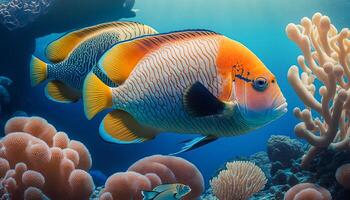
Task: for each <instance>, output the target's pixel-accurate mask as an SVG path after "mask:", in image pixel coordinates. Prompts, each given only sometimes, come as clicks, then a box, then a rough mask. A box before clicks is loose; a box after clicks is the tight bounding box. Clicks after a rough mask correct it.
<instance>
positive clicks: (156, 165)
mask: <svg viewBox="0 0 350 200" xmlns="http://www.w3.org/2000/svg"><path fill="white" fill-rule="evenodd" d="M162 183H182V184H185V185H188V186H190V187H191V189H192V192H191V193H189V194H188V195H187V196H186V197H185V198H184V200H185V199H188V200H193V199H197V198H198V197H199V196H200V195H201V194H202V192H203V191H204V181H203V176H202V174H201V173H200V172H199V170H198V169H197V168H196V166H194V165H193V164H192V163H190V162H188V161H187V160H185V159H182V158H179V157H175V156H161V155H155V156H150V157H146V158H143V159H141V160H139V161H137V162H136V163H134V164H133V165H132V166H131V167H129V169H128V171H127V172H124V173H116V174H113V175H112V176H110V177H109V178H108V180H107V182H106V185H105V189H104V190H103V191H102V193H101V194H100V200H113V199H114V200H129V199H134V200H141V199H142V196H141V191H143V190H152V189H153V188H155V187H156V186H158V185H161V184H162Z"/></svg>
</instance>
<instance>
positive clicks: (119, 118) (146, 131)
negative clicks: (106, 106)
mask: <svg viewBox="0 0 350 200" xmlns="http://www.w3.org/2000/svg"><path fill="white" fill-rule="evenodd" d="M156 134H157V131H155V130H154V129H151V128H148V127H144V126H142V125H141V124H140V123H139V122H138V121H136V119H134V118H133V116H131V115H130V114H129V113H127V112H125V111H122V110H115V111H112V112H111V113H109V114H107V116H106V117H105V118H104V119H103V121H102V122H101V125H100V136H101V137H102V138H103V139H104V140H105V141H107V142H112V143H119V144H131V143H140V142H144V141H147V140H150V139H153V138H154V137H155V135H156Z"/></svg>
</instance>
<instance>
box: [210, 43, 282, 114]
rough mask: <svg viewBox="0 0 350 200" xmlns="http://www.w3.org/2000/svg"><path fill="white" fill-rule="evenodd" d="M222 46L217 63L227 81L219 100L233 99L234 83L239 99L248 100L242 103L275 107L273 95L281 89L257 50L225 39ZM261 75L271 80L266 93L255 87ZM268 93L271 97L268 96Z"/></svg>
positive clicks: (263, 107)
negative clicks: (253, 50)
mask: <svg viewBox="0 0 350 200" xmlns="http://www.w3.org/2000/svg"><path fill="white" fill-rule="evenodd" d="M219 46H220V48H219V53H218V57H217V60H216V66H217V71H218V74H219V76H221V78H222V80H223V85H222V91H221V93H220V95H219V99H221V100H223V101H228V100H230V97H231V92H232V90H233V86H234V87H235V95H236V98H237V99H238V101H240V100H242V101H244V102H242V103H245V104H247V106H248V107H249V108H251V109H255V110H260V109H266V107H268V106H272V101H273V97H275V96H276V94H277V93H278V92H280V90H279V88H278V86H277V84H276V80H275V76H274V75H273V74H272V73H271V72H270V70H269V69H267V68H266V66H265V65H264V64H263V63H262V61H261V60H260V59H259V58H258V57H257V56H256V55H255V54H254V53H253V52H251V51H250V50H249V49H248V48H247V47H245V46H244V45H242V44H240V43H238V42H236V41H233V40H229V39H223V40H221V41H220V45H219ZM258 77H263V78H265V79H266V80H267V81H268V84H269V87H268V88H267V89H266V90H265V91H263V92H261V91H257V90H255V89H254V88H253V87H252V85H253V81H254V80H255V79H256V78H258ZM233 82H234V85H233ZM268 96H270V98H267V97H268Z"/></svg>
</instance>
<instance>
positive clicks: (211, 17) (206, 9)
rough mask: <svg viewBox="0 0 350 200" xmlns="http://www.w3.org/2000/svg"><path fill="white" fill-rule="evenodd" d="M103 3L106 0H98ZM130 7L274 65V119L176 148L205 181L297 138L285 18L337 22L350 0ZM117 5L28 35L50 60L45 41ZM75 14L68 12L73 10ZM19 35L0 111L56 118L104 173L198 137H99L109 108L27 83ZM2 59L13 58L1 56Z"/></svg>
mask: <svg viewBox="0 0 350 200" xmlns="http://www.w3.org/2000/svg"><path fill="white" fill-rule="evenodd" d="M76 1H78V0H76ZM0 3H1V1H0ZM100 3H101V4H103V1H101V2H100ZM108 3H110V2H108ZM92 6H93V5H92ZM76 8H78V7H76ZM133 8H134V9H136V10H137V11H136V16H134V17H133V16H128V17H130V18H127V19H125V18H124V19H123V18H122V19H121V20H122V21H136V22H141V23H144V24H147V25H149V26H151V27H154V28H155V29H156V30H157V31H159V32H160V33H163V32H171V31H176V30H184V29H209V30H213V31H215V32H218V33H221V34H223V35H225V36H227V37H229V38H231V39H234V40H237V41H239V42H241V43H242V44H244V45H245V46H247V47H248V48H249V49H250V50H252V51H253V52H254V53H255V54H256V55H257V56H258V57H259V58H260V59H261V60H262V61H263V62H264V64H265V65H266V66H267V67H268V68H269V69H270V70H271V71H272V73H273V74H274V75H275V76H276V78H277V81H278V84H279V86H280V88H281V90H282V92H283V94H284V96H285V98H286V99H287V102H288V109H289V111H288V113H286V114H285V115H284V116H282V117H281V118H279V119H278V120H276V121H273V122H272V123H270V124H268V125H266V126H264V127H262V128H260V129H258V130H255V131H252V132H249V133H248V134H244V135H241V136H235V137H227V138H220V139H219V140H217V141H215V142H213V143H210V144H208V145H205V146H203V147H201V148H198V149H196V150H193V151H190V152H185V153H182V154H180V157H183V158H185V159H186V160H188V161H190V162H192V163H193V164H195V165H196V166H197V167H198V169H199V170H200V171H201V173H202V174H203V177H204V180H205V181H204V182H205V184H206V188H208V187H209V180H210V179H211V178H212V177H213V175H214V174H215V173H216V171H217V170H218V168H220V167H222V166H223V165H224V164H225V162H226V161H227V160H230V159H232V158H234V157H236V156H249V155H252V154H254V153H256V152H259V151H266V144H267V140H268V139H269V138H270V136H271V135H276V134H278V135H285V136H289V137H291V138H295V134H294V127H295V125H296V124H297V123H299V120H298V119H297V118H295V117H294V115H293V113H292V110H293V108H294V107H297V106H300V105H302V104H303V103H302V102H301V101H300V100H299V98H298V96H297V95H296V94H295V92H294V91H293V89H292V88H291V86H290V84H289V83H288V80H287V71H288V69H289V67H290V66H291V65H294V64H297V62H296V58H297V56H298V55H300V54H301V52H300V49H299V48H298V47H297V46H296V45H295V44H294V43H293V42H291V41H290V40H289V39H288V38H287V36H286V33H285V27H286V25H287V24H288V23H299V20H300V19H301V18H302V17H304V16H308V17H311V16H312V15H313V14H314V13H316V12H321V13H322V14H324V15H327V16H329V17H330V18H331V20H332V23H333V24H334V25H335V26H336V27H338V28H343V27H349V25H350V12H349V10H350V1H347V0H319V1H314V0H293V1H287V0H284V1H279V0H265V1H262V0H244V1H243V0H136V1H135V5H134V7H133ZM77 12H79V10H77ZM117 12H118V10H115V11H113V10H108V12H107V11H106V12H104V13H103V17H102V18H98V17H96V19H94V18H93V17H91V16H88V17H87V19H88V22H84V23H76V25H77V26H76V27H75V25H74V22H78V21H77V20H72V21H71V22H69V20H70V17H64V20H65V21H64V22H62V23H70V26H67V27H68V28H69V29H66V30H65V31H63V30H64V28H62V29H60V31H61V32H58V31H57V30H55V31H56V32H51V33H48V32H43V33H45V35H43V34H33V35H35V36H37V38H36V40H35V49H34V52H33V54H34V55H35V56H37V57H39V58H40V59H43V60H44V61H47V60H45V59H46V58H45V56H44V50H45V47H46V46H47V45H48V43H50V42H52V41H53V40H55V39H57V38H58V37H60V36H61V35H63V34H64V33H66V32H68V31H71V30H73V29H76V28H80V27H84V26H86V25H87V24H97V23H100V22H101V21H107V20H109V21H111V20H113V19H115V20H118V19H119V18H120V17H123V15H117V16H116V13H117ZM72 13H74V12H72ZM72 13H70V14H68V15H73V14H72ZM109 13H110V14H109ZM89 14H90V12H89V11H87V12H86V13H84V16H85V15H89ZM61 15H62V16H64V15H65V12H61V13H59V14H57V18H58V19H56V21H55V23H53V24H52V25H50V24H46V25H45V26H46V27H47V28H48V29H51V30H54V29H53V28H51V27H50V26H56V25H57V24H58V23H59V18H60V16H61ZM108 15H109V16H108ZM106 19H107V20H106ZM94 20H95V21H94ZM38 26H39V25H37V26H36V30H38V29H37V27H38ZM41 29H45V27H41V28H40V30H41ZM26 34H29V35H30V29H28V30H26ZM22 40H23V42H24V41H26V40H25V39H24V37H20V36H19V37H17V38H15V39H14V40H7V39H5V40H3V39H0V54H1V55H2V56H1V61H0V75H3V76H7V77H9V78H10V79H12V80H13V81H14V84H12V86H11V87H10V88H9V91H10V94H11V93H14V94H13V95H12V100H13V101H12V100H11V101H12V102H11V103H10V105H8V108H5V109H3V110H4V113H3V114H2V115H1V118H2V119H7V118H8V116H10V114H9V113H10V112H14V111H17V110H22V111H24V112H26V113H28V114H29V115H37V116H41V117H44V118H45V119H47V120H48V121H49V122H50V123H52V124H54V125H55V127H56V129H57V130H63V131H65V132H67V133H68V135H69V137H70V138H71V139H76V140H79V141H81V142H82V143H84V144H85V145H86V147H87V148H88V149H89V150H90V153H91V156H92V159H93V166H92V169H93V170H99V171H101V172H102V173H103V174H105V175H106V176H109V175H111V174H113V173H115V172H118V171H125V170H126V169H127V168H128V167H129V166H130V165H131V164H133V163H134V162H135V161H137V160H139V159H141V158H143V157H146V156H150V155H154V154H170V153H173V152H176V151H178V150H179V149H180V148H181V144H179V143H180V142H181V141H184V140H187V139H191V138H194V137H196V136H197V135H187V134H183V135H180V134H173V133H165V134H160V135H159V136H157V138H156V139H154V140H151V141H149V142H145V143H141V144H128V145H120V144H111V143H107V142H105V141H103V140H102V139H101V138H100V137H99V134H98V128H99V123H100V121H101V120H102V118H103V117H104V115H105V114H106V113H107V111H106V112H103V113H100V114H99V115H98V116H97V117H95V118H94V119H93V120H90V121H89V120H87V119H86V117H85V115H84V111H83V104H82V101H81V100H80V101H79V102H77V103H74V104H60V103H55V102H53V101H50V100H49V99H47V98H46V97H45V94H44V92H43V91H44V84H42V85H40V86H38V87H30V80H29V67H28V66H25V65H23V64H18V63H20V62H19V60H21V59H24V58H23V57H17V56H16V53H17V52H21V51H22V49H21V48H22V46H21V45H17V44H21V41H22ZM9 41H15V43H14V45H12V44H8V43H9ZM1 43H3V44H1ZM5 43H6V44H5ZM1 46H3V47H6V48H2V47H1ZM23 51H24V50H23ZM25 51H28V50H27V49H26V50H25ZM6 59H12V60H14V61H13V62H9V61H5V60H6ZM29 59H30V57H29V58H28V60H27V61H26V62H23V63H24V64H25V63H28V62H29ZM17 61H18V62H17ZM16 64H18V65H17V66H16ZM17 83H18V84H17ZM17 87H18V88H17ZM257 101H258V99H257ZM3 123H4V122H3Z"/></svg>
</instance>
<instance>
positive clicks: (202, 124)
mask: <svg viewBox="0 0 350 200" xmlns="http://www.w3.org/2000/svg"><path fill="white" fill-rule="evenodd" d="M220 39H222V38H220V36H217V35H215V36H208V37H203V38H198V39H196V40H190V41H183V42H174V43H172V44H169V45H165V46H164V47H161V48H160V49H158V50H157V51H155V52H153V53H152V55H149V56H146V57H145V58H144V59H142V60H141V61H140V62H139V64H138V66H137V67H136V68H135V69H134V71H133V72H132V73H131V74H130V77H129V78H128V79H127V80H126V81H125V83H124V84H123V85H122V86H120V87H118V88H115V89H112V92H113V100H114V102H113V105H114V107H115V108H119V109H122V110H125V111H127V112H128V113H132V114H133V116H134V117H135V118H136V119H137V120H138V121H140V122H142V124H144V125H147V126H151V127H156V128H158V129H161V130H167V131H170V132H180V133H181V132H190V133H191V132H192V133H198V132H200V133H202V134H207V135H209V134H213V132H214V131H217V130H221V132H222V134H223V135H226V136H229V135H233V134H240V133H242V129H243V130H245V129H246V130H247V128H246V127H244V123H243V120H240V119H239V118H237V117H235V119H232V118H218V117H214V116H208V117H204V118H193V117H190V116H189V115H188V114H187V113H186V112H185V109H184V108H183V103H182V101H183V99H182V97H183V93H184V91H185V90H186V89H187V88H188V87H190V86H191V85H192V84H193V83H195V82H196V81H200V82H201V83H202V84H203V85H204V86H205V87H207V88H208V90H209V91H210V92H211V93H212V94H214V95H215V96H219V93H220V91H221V90H222V88H221V85H222V80H221V79H220V76H219V75H218V73H217V66H216V58H217V56H218V44H219V42H218V41H219V40H220ZM159 86H160V87H159ZM233 122H237V126H235V127H237V130H236V131H232V130H230V129H228V127H231V126H232V123H233Z"/></svg>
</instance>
